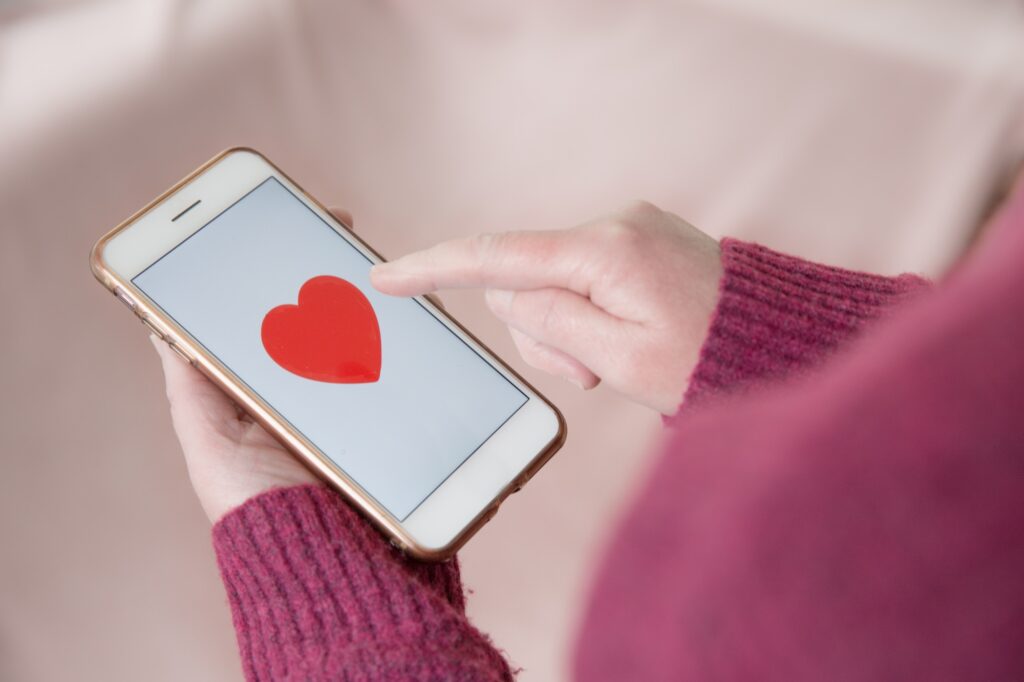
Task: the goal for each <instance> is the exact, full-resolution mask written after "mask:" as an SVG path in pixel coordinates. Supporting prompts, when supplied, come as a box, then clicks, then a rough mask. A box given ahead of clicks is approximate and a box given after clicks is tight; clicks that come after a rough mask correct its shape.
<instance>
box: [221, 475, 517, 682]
mask: <svg viewBox="0 0 1024 682" xmlns="http://www.w3.org/2000/svg"><path fill="white" fill-rule="evenodd" d="M213 540H214V548H215V550H216V553H217V559H218V563H219V565H220V570H221V576H222V578H223V580H224V585H225V587H226V588H227V593H228V601H229V602H230V604H231V612H232V616H233V619H234V625H235V630H236V632H237V634H238V646H239V650H240V653H241V657H242V667H243V670H244V672H245V675H246V678H247V679H250V680H267V679H273V680H284V679H290V680H322V679H323V680H327V679H330V680H353V681H356V680H466V681H470V680H474V681H475V680H509V679H512V674H511V672H510V670H509V667H508V664H507V663H506V661H505V659H504V658H503V657H502V655H501V654H500V653H499V652H498V651H497V650H496V649H494V648H493V647H492V646H491V645H490V643H489V642H488V640H487V638H486V637H484V636H483V635H481V634H480V633H479V632H478V631H477V630H476V629H475V628H473V626H472V625H470V624H469V622H468V621H467V620H466V618H465V613H464V612H465V601H464V598H463V594H462V585H461V583H460V582H459V569H458V564H457V563H456V562H455V561H454V560H452V561H449V562H446V563H441V564H426V563H419V562H415V561H410V560H408V559H406V558H404V557H403V556H402V555H401V554H400V553H399V552H398V551H397V550H396V549H394V548H393V547H392V546H391V545H390V544H389V543H387V542H386V541H385V540H384V539H383V538H382V537H381V536H380V534H379V533H378V532H377V531H376V530H375V529H373V528H372V527H371V526H370V525H369V524H368V523H366V522H365V521H364V520H363V519H362V518H361V517H360V516H359V515H358V514H357V513H356V512H355V511H354V510H353V509H352V508H351V507H349V505H347V504H346V503H345V502H344V501H343V500H342V499H341V497H340V496H339V495H338V494H337V493H334V492H331V491H329V490H326V489H324V488H321V487H319V486H301V487H295V488H284V489H277V490H272V491H269V492H267V493H264V494H263V495H260V496H258V497H255V498H253V499H251V500H249V501H248V502H246V503H245V504H244V505H242V506H241V507H239V508H238V509H236V510H234V511H232V512H231V513H230V514H228V515H227V516H225V517H224V518H223V519H222V520H221V521H220V522H219V523H218V524H217V525H216V526H215V527H214V530H213Z"/></svg>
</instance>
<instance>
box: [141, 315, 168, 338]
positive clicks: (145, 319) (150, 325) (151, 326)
mask: <svg viewBox="0 0 1024 682" xmlns="http://www.w3.org/2000/svg"><path fill="white" fill-rule="evenodd" d="M139 319H141V320H142V324H144V325H146V327H147V328H148V329H149V331H151V332H153V333H154V334H156V337H157V338H158V339H162V338H164V333H163V331H161V330H160V328H159V327H157V326H156V325H155V324H153V323H152V322H150V321H149V318H148V317H146V316H145V315H141V316H139Z"/></svg>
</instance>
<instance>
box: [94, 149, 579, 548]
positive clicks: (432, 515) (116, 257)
mask: <svg viewBox="0 0 1024 682" xmlns="http://www.w3.org/2000/svg"><path fill="white" fill-rule="evenodd" d="M269 177H274V178H276V179H277V180H278V181H279V182H281V183H282V184H283V185H284V186H285V187H287V188H288V189H289V190H290V191H291V192H292V193H293V194H294V195H295V196H296V197H298V198H299V200H301V201H302V202H303V203H304V204H305V205H306V206H307V207H308V208H309V209H310V210H312V211H313V212H315V213H316V214H317V215H318V216H319V217H320V218H322V219H323V220H324V221H325V222H326V223H327V224H328V225H329V226H330V227H331V228H332V229H334V230H335V231H336V232H337V233H338V234H339V235H341V237H342V238H343V239H345V240H346V242H348V243H349V244H350V245H351V246H352V247H353V248H355V249H357V250H358V251H359V252H360V253H362V254H363V255H365V256H366V257H367V258H368V259H370V260H371V261H372V262H374V263H377V262H380V260H381V259H380V258H379V257H378V256H377V255H376V254H375V253H373V252H372V251H371V250H369V249H368V248H366V247H365V246H364V245H363V244H361V243H360V242H359V241H358V240H356V239H354V238H352V237H351V235H350V234H349V233H348V231H347V230H346V229H345V227H344V226H343V225H342V224H340V223H338V221H337V220H336V219H335V218H334V217H333V216H332V215H331V214H330V213H328V212H327V211H325V210H324V209H323V208H322V207H321V206H320V205H319V204H317V203H316V202H315V201H312V200H311V199H310V198H309V197H308V195H307V194H306V193H305V192H304V191H303V190H302V189H301V188H300V187H298V186H296V185H295V184H294V183H293V182H292V181H291V180H290V179H289V178H288V177H287V176H285V175H284V174H283V173H281V172H280V171H279V170H278V169H277V168H275V167H274V166H273V165H272V164H270V163H269V162H268V161H267V160H266V159H264V158H263V157H262V156H261V155H259V154H257V153H255V152H252V151H250V150H232V151H230V152H228V153H226V154H225V155H223V156H222V157H221V158H220V159H219V160H218V161H217V162H215V163H213V164H212V165H210V166H209V167H207V168H206V169H205V170H203V171H202V172H201V173H200V174H198V175H196V176H195V177H194V178H192V179H191V180H190V181H188V182H187V183H185V184H183V185H182V186H181V187H179V188H178V189H177V191H175V192H174V193H172V194H170V195H169V196H167V197H166V198H164V200H162V201H160V202H159V203H157V204H155V205H153V206H152V207H151V208H150V209H149V210H148V211H146V212H145V213H144V214H142V215H141V216H138V217H137V218H136V219H135V220H134V221H133V222H131V224H129V225H128V226H127V227H126V228H124V229H123V230H121V231H120V232H118V233H117V234H115V235H114V236H113V237H112V238H111V239H110V240H109V241H108V242H107V243H106V244H105V246H104V248H103V253H102V258H103V261H104V263H105V264H106V266H107V267H108V268H109V269H110V270H111V271H112V272H113V273H115V274H116V275H117V276H118V279H119V280H120V281H121V282H122V283H123V285H122V286H124V287H126V288H127V289H128V290H129V295H130V297H132V298H134V299H135V300H143V301H148V303H149V305H150V306H151V307H153V308H156V309H158V308H159V306H158V305H157V303H156V302H155V301H152V300H151V299H149V298H148V297H147V296H146V294H145V293H144V292H142V290H141V289H139V288H138V287H136V286H135V285H134V284H132V279H133V278H134V277H135V276H136V275H138V274H139V273H140V272H142V271H143V270H145V269H146V268H147V267H149V266H150V265H151V264H153V263H154V262H155V261H157V260H158V259H159V258H161V257H162V256H164V255H165V254H167V253H168V252H170V251H172V250H173V249H174V248H175V247H177V246H178V245H179V244H180V243H181V242H183V241H184V240H185V239H187V238H188V237H189V236H191V235H192V234H193V233H195V232H196V231H197V230H199V229H201V228H202V227H203V226H205V225H206V224H207V223H208V222H210V221H211V220H212V219H213V218H215V217H216V216H217V215H218V214H220V213H221V212H222V211H224V210H225V209H227V208H228V207H230V206H231V205H232V204H233V203H235V202H236V201H237V200H238V199H240V198H241V197H243V196H244V195H245V194H246V193H248V192H249V191H250V190H252V189H253V188H255V187H256V186H257V185H259V184H260V183H261V182H263V181H265V180H266V179H267V178H269ZM196 201H199V203H198V204H195V202H196ZM193 204H195V205H194V206H193ZM190 206H191V207H192V208H189V207H190ZM186 209H188V210H187V211H186ZM183 211H185V213H184V214H182V212H183ZM179 214H181V215H180V217H177V219H174V218H175V216H179ZM172 219H174V220H172ZM416 300H418V301H419V302H420V303H421V304H422V305H423V307H424V308H425V309H426V311H427V312H428V313H429V314H431V315H432V316H433V317H435V318H436V319H437V320H438V321H439V322H441V324H444V325H445V326H446V327H448V329H449V330H451V332H452V333H453V334H455V335H456V336H458V337H459V339H461V340H462V341H463V342H464V343H466V344H467V345H468V346H469V347H470V348H472V349H473V350H475V351H476V352H477V353H478V354H479V355H480V356H481V357H482V358H483V359H484V361H486V362H487V363H488V364H490V365H491V366H492V367H493V368H494V369H495V370H496V371H498V372H499V373H500V374H501V375H502V376H503V377H504V378H505V379H507V380H508V381H509V382H511V383H512V384H513V385H514V386H516V388H518V389H519V390H520V391H522V392H523V394H524V395H526V397H527V400H526V403H524V404H523V406H522V407H521V408H520V409H519V410H518V411H517V412H516V413H515V414H514V415H512V416H511V417H510V418H509V419H508V420H507V421H506V422H505V423H504V424H503V425H501V426H498V427H497V428H496V430H495V432H494V433H493V434H492V435H491V437H490V438H489V439H488V440H487V441H485V442H484V443H483V444H482V445H480V447H478V448H477V449H476V451H474V452H473V453H472V454H471V455H470V456H469V457H468V458H467V459H466V460H465V461H464V462H463V463H462V464H461V465H460V466H459V467H458V468H457V469H456V470H455V471H454V472H452V474H451V475H450V476H449V477H448V478H447V479H446V480H445V481H444V482H443V483H442V484H441V485H440V486H439V487H438V488H437V489H436V490H434V491H433V492H432V493H431V494H430V495H429V496H428V497H427V498H426V499H425V500H424V501H423V502H422V503H421V504H420V505H419V506H418V507H417V508H416V509H415V510H414V511H413V512H412V513H411V514H410V515H409V516H408V517H406V518H405V520H404V521H401V520H399V519H397V518H396V517H394V516H393V515H391V514H390V512H387V510H384V512H385V513H387V514H388V516H389V518H390V519H391V520H392V521H393V522H394V523H395V524H397V525H399V526H400V527H401V528H402V529H403V530H404V532H405V533H406V534H407V535H408V537H409V540H411V541H412V543H411V544H412V545H413V546H417V547H418V548H420V549H422V550H426V551H428V552H429V551H439V550H442V549H443V548H445V547H448V546H449V545H450V544H451V543H452V542H453V541H454V540H455V539H456V538H458V537H459V536H460V534H462V533H464V531H465V530H466V529H467V528H468V527H469V526H471V525H472V524H474V523H475V522H478V521H479V520H480V519H481V517H482V515H484V514H486V513H487V512H488V511H490V510H492V509H494V508H495V505H496V504H497V502H500V501H501V500H502V499H503V498H504V496H505V495H507V494H508V492H509V491H510V488H511V487H512V486H514V485H515V484H516V483H517V482H521V481H522V480H523V474H524V472H527V471H530V470H531V468H532V467H533V466H535V465H536V463H537V460H538V458H539V457H541V456H543V455H544V453H545V452H548V451H549V450H551V448H552V446H553V445H554V444H555V441H557V440H558V439H560V438H561V437H562V435H563V424H562V421H561V418H560V415H558V413H557V411H556V410H555V409H554V408H553V407H552V406H551V405H550V404H548V403H547V402H546V401H545V400H544V399H543V398H542V397H541V396H539V395H538V394H537V393H536V391H534V390H533V389H532V388H531V387H530V386H529V385H527V384H526V383H525V382H524V381H522V380H521V379H520V378H519V377H518V376H516V375H515V374H514V373H513V372H511V371H510V370H508V369H507V368H506V367H504V365H502V363H501V362H500V361H496V359H494V358H493V356H492V354H491V353H490V351H489V350H487V349H486V348H484V347H483V346H482V345H481V344H479V343H478V342H477V341H476V340H475V339H473V338H471V337H470V336H469V335H468V334H466V333H465V332H464V331H463V330H462V329H461V328H460V327H459V326H458V325H456V324H454V323H453V322H452V321H451V320H450V319H449V318H448V317H447V316H446V315H444V314H443V313H440V311H438V309H437V308H436V307H435V306H434V305H433V304H432V303H431V302H430V301H429V300H427V299H425V298H423V297H417V299H416ZM164 326H171V327H174V328H173V329H172V330H168V331H170V332H171V333H176V334H179V335H181V336H182V337H184V339H185V340H186V341H185V342H186V343H188V344H189V345H191V346H192V347H194V348H196V349H202V350H203V351H205V348H203V346H202V345H201V344H200V343H199V342H198V341H197V340H196V339H195V338H194V337H192V335H191V334H190V333H189V332H188V330H186V329H184V328H181V327H180V326H176V325H171V324H169V323H167V322H164ZM205 353H206V354H207V355H210V358H212V360H213V362H212V363H210V364H211V365H212V366H211V367H209V368H208V369H209V370H211V371H213V372H220V373H221V374H224V375H226V376H227V377H229V378H230V379H231V380H233V381H234V382H242V381H243V379H242V378H241V377H238V376H236V375H234V373H233V372H231V370H229V369H228V368H227V367H226V366H224V365H223V363H220V362H219V361H218V360H217V359H216V358H213V356H212V354H210V353H209V351H205ZM210 358H206V357H203V360H204V361H206V362H209V360H210ZM206 362H204V365H205V364H206ZM258 398H259V402H260V403H261V405H262V407H263V408H264V409H265V410H266V412H267V413H268V414H269V415H271V416H272V417H273V418H274V419H277V420H279V421H281V420H283V421H284V422H285V423H287V418H286V417H285V416H284V415H281V414H278V413H277V412H276V411H275V410H274V409H273V408H271V407H270V406H269V405H268V404H267V403H266V401H265V400H263V399H262V396H258ZM306 443H307V444H308V445H310V446H312V448H313V449H314V450H315V451H316V452H318V453H319V454H320V455H321V456H322V457H323V458H324V459H325V460H327V461H328V462H331V463H332V464H333V461H332V460H330V458H329V457H328V456H327V455H326V453H323V452H322V451H320V450H319V449H318V448H316V446H315V445H313V444H312V443H310V442H309V441H306ZM334 468H335V469H337V472H338V473H339V474H340V475H342V476H343V477H344V478H345V479H346V480H348V481H350V482H352V484H353V485H354V487H355V488H358V490H359V491H361V493H362V494H363V495H365V496H366V497H367V498H369V499H371V500H372V497H370V496H369V494H368V493H367V492H366V491H365V490H362V488H361V487H360V486H359V483H358V481H354V480H353V479H351V478H349V477H348V476H347V474H345V473H344V472H343V471H342V470H341V469H340V467H338V466H337V465H336V464H334ZM496 501H497V502H496ZM377 506H378V507H379V505H377ZM380 509H383V508H382V507H380Z"/></svg>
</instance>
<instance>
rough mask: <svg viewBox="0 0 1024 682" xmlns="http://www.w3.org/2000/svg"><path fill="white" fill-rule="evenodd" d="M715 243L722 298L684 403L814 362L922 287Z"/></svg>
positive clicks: (734, 243)
mask: <svg viewBox="0 0 1024 682" xmlns="http://www.w3.org/2000/svg"><path fill="white" fill-rule="evenodd" d="M721 246H722V265H723V266H724V274H723V276H722V281H721V283H720V299H719V302H718V306H717V308H716V310H715V313H714V316H713V318H712V321H711V326H710V328H709V330H708V336H707V338H706V340H705V342H704V345H703V347H702V349H701V354H700V361H699V363H698V364H697V367H696V368H695V369H694V371H693V374H692V375H691V378H690V383H689V388H688V389H687V393H686V399H685V401H684V404H691V403H696V402H700V401H701V400H703V399H704V398H706V397H708V396H710V395H714V394H718V393H723V392H730V391H733V390H736V389H738V388H741V387H743V386H747V385H750V384H752V383H758V382H763V381H770V380H773V379H780V378H783V377H787V376H789V375H791V374H793V373H796V372H799V371H802V370H805V369H807V368H810V367H813V366H815V365H816V364H818V363H820V362H821V361H822V360H823V359H824V358H826V357H828V356H829V355H830V354H832V353H833V352H835V351H836V349H838V348H840V347H841V346H842V345H843V344H845V343H847V342H849V341H850V340H851V339H853V338H854V337H856V336H857V335H858V333H859V332H860V331H861V330H862V329H863V328H864V327H865V325H867V324H869V323H870V322H872V321H873V320H875V319H877V318H879V317H881V316H883V315H884V314H885V313H886V311H887V310H888V309H890V308H892V307H893V306H895V305H897V304H899V303H900V302H901V301H903V300H905V299H906V298H907V297H908V296H910V295H912V294H913V293H914V292H917V291H919V290H921V289H923V288H926V287H928V282H927V281H926V280H924V279H922V278H920V277H917V276H916V275H900V276H899V277H883V276H880V275H871V274H867V273H860V272H854V271H851V270H844V269H841V268H834V267H829V266H825V265H819V264H816V263H811V262H809V261H804V260H801V259H799V258H794V257H792V256H786V255H783V254H780V253H777V252H775V251H772V250H770V249H767V248H765V247H763V246H758V245H756V244H750V243H746V242H741V241H738V240H735V239H724V240H723V241H722V244H721Z"/></svg>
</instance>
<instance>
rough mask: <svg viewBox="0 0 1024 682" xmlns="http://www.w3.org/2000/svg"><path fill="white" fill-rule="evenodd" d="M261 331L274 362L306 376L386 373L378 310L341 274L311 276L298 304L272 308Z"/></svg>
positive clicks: (338, 380) (351, 377)
mask: <svg viewBox="0 0 1024 682" xmlns="http://www.w3.org/2000/svg"><path fill="white" fill-rule="evenodd" d="M260 337H261V338H262V340H263V347H264V348H266V349H267V353H268V354H269V355H270V357H271V358H273V360H274V362H276V363H277V364H279V365H280V366H281V367H282V368H284V369H286V370H288V371H289V372H291V373H292V374H297V375H299V376H300V377H305V378H306V379H312V380H314V381H326V382H330V383H334V384H362V383H371V382H374V381H377V379H379V378H380V326H379V325H378V324H377V315H376V313H374V312H373V306H371V305H370V301H369V300H367V298H366V296H365V295H364V294H363V292H361V291H360V290H359V289H358V288H356V286H355V285H353V284H352V283H351V282H346V281H345V280H343V279H341V278H339V277H332V276H330V275H320V276H318V277H314V278H312V279H310V280H308V281H307V282H306V283H305V284H303V285H302V288H301V289H299V304H298V305H291V304H285V305H279V306H277V307H276V308H274V309H273V310H271V311H270V312H269V313H267V314H266V317H264V318H263V326H262V328H261V329H260Z"/></svg>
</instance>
